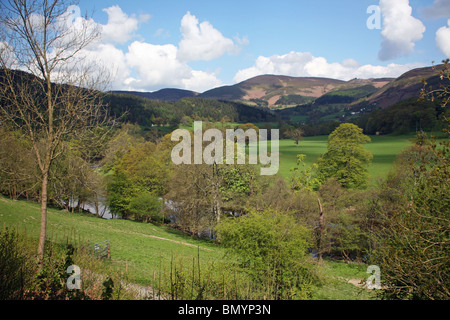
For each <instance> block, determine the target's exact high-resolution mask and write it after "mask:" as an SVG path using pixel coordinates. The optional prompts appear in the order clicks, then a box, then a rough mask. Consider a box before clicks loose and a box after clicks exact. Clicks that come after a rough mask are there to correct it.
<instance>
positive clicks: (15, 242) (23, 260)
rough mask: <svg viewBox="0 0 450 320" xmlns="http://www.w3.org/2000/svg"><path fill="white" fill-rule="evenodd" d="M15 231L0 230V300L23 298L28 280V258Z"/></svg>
mask: <svg viewBox="0 0 450 320" xmlns="http://www.w3.org/2000/svg"><path fill="white" fill-rule="evenodd" d="M23 245H24V243H23V241H22V239H21V237H20V236H19V234H18V233H17V232H16V231H13V230H9V229H8V228H5V229H3V230H0V300H18V299H22V298H23V294H24V290H25V287H26V285H27V284H28V282H29V279H30V277H29V275H30V272H29V270H28V269H29V267H30V259H29V256H28V255H27V253H26V251H25V250H24V248H23Z"/></svg>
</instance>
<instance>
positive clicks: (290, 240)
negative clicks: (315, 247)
mask: <svg viewBox="0 0 450 320" xmlns="http://www.w3.org/2000/svg"><path fill="white" fill-rule="evenodd" d="M217 231H218V235H219V240H220V241H221V242H222V244H223V245H224V246H225V247H226V248H228V249H229V250H230V251H231V252H233V253H235V254H237V255H238V256H239V257H240V261H241V267H242V268H243V269H244V270H245V271H246V272H247V273H248V274H249V275H250V276H251V277H252V278H253V281H255V283H258V284H259V289H260V290H261V291H264V292H265V293H266V294H267V295H268V296H270V297H271V298H273V299H307V298H309V297H310V295H311V293H312V285H313V283H314V282H315V280H317V279H316V278H315V276H314V275H313V272H312V270H311V269H310V268H309V263H308V260H307V256H306V255H307V251H308V250H307V249H308V248H309V247H310V244H311V232H310V230H309V229H308V228H306V227H304V226H302V225H300V224H299V223H297V222H296V220H295V218H294V217H292V216H290V215H288V214H284V213H279V212H275V211H272V210H266V211H264V212H251V213H250V214H248V215H246V216H241V217H238V218H228V219H224V220H223V221H222V222H221V223H220V224H219V225H218V228H217Z"/></svg>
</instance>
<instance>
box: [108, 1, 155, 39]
mask: <svg viewBox="0 0 450 320" xmlns="http://www.w3.org/2000/svg"><path fill="white" fill-rule="evenodd" d="M103 11H104V12H106V13H107V14H108V23H107V24H106V25H102V29H103V30H102V40H103V41H104V42H117V43H125V42H127V41H129V40H130V39H131V38H132V37H133V36H134V33H135V32H136V31H137V30H138V26H139V23H141V22H145V21H147V20H148V19H149V18H150V16H149V15H141V16H139V17H136V16H135V15H131V16H128V15H127V14H126V13H124V12H123V11H122V9H121V8H120V7H119V6H117V5H115V6H111V7H109V8H106V9H103Z"/></svg>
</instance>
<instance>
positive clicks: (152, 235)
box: [0, 196, 375, 300]
mask: <svg viewBox="0 0 450 320" xmlns="http://www.w3.org/2000/svg"><path fill="white" fill-rule="evenodd" d="M39 221H40V212H39V205H38V204H37V203H31V202H27V201H13V200H10V199H7V198H4V197H1V196H0V226H1V227H2V228H4V227H8V228H13V229H16V230H18V231H19V232H21V233H23V234H26V235H27V237H29V238H30V239H31V241H35V243H36V246H37V239H38V235H39ZM48 237H49V239H51V241H52V242H53V243H56V244H62V245H64V244H66V243H67V242H69V243H73V244H75V245H76V246H78V245H80V244H83V245H89V244H94V243H98V242H101V241H104V240H109V241H110V243H111V260H110V261H109V262H108V263H109V267H111V265H112V267H113V268H115V270H117V272H118V273H124V274H126V275H127V279H128V280H129V281H131V282H134V283H137V284H139V285H142V286H153V287H155V286H157V285H158V281H159V279H158V278H159V276H157V274H160V273H162V274H163V276H164V277H166V278H168V277H169V276H170V274H171V265H177V268H178V269H179V270H180V268H184V269H185V272H186V273H190V272H191V271H192V270H195V272H196V273H197V271H198V267H200V269H201V270H202V274H201V276H202V277H205V278H206V277H214V276H215V274H214V273H215V272H217V273H218V272H223V270H222V271H219V270H220V265H221V262H223V261H229V259H231V257H229V256H226V255H225V250H224V249H223V248H222V247H220V245H217V244H214V243H213V242H211V241H205V240H199V239H195V238H192V237H190V236H187V235H185V234H182V233H181V232H178V231H176V230H173V229H171V228H169V227H167V226H157V225H153V224H145V223H140V222H133V221H127V220H105V219H100V218H97V217H95V216H94V215H89V214H80V213H70V212H64V211H60V210H56V209H49V212H48ZM198 258H200V259H199V260H198ZM198 262H200V265H199V266H198V265H197V264H198ZM194 263H195V268H193V264H194ZM216 267H217V271H216V270H215V268H216ZM317 268H318V272H319V273H320V274H321V275H322V278H323V285H322V286H321V287H320V288H318V289H317V291H316V292H315V293H314V296H313V299H320V300H327V299H331V300H341V299H345V300H360V299H370V298H375V294H374V293H373V292H369V291H368V290H367V289H363V288H360V287H358V286H357V285H356V284H357V283H358V282H361V281H364V280H365V279H366V278H367V276H368V275H367V274H366V273H365V270H366V268H367V266H365V265H363V264H347V263H340V262H333V261H325V263H324V264H323V265H321V266H317ZM349 281H351V282H352V283H349Z"/></svg>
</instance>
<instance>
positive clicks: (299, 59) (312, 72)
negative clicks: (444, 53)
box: [233, 52, 423, 83]
mask: <svg viewBox="0 0 450 320" xmlns="http://www.w3.org/2000/svg"><path fill="white" fill-rule="evenodd" d="M421 66H423V65H422V64H419V63H414V64H406V65H399V64H393V63H392V64H389V65H387V66H374V65H370V64H367V65H361V64H359V63H358V62H357V61H356V60H354V59H347V60H344V61H343V62H342V63H337V62H333V63H330V62H328V61H327V60H326V59H325V58H324V57H314V56H313V55H312V54H311V53H309V52H290V53H288V54H285V55H273V56H271V57H264V56H260V57H258V58H257V59H256V61H255V64H254V65H253V66H252V67H250V68H247V69H243V70H239V71H238V72H237V73H236V75H235V77H234V79H233V80H234V82H235V83H237V82H241V81H244V80H247V79H249V78H251V77H255V76H258V75H263V74H277V75H287V76H293V77H325V78H334V79H340V80H350V79H353V78H360V79H370V78H383V77H398V76H400V75H402V74H403V73H405V72H406V71H408V70H411V69H413V68H417V67H421Z"/></svg>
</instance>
